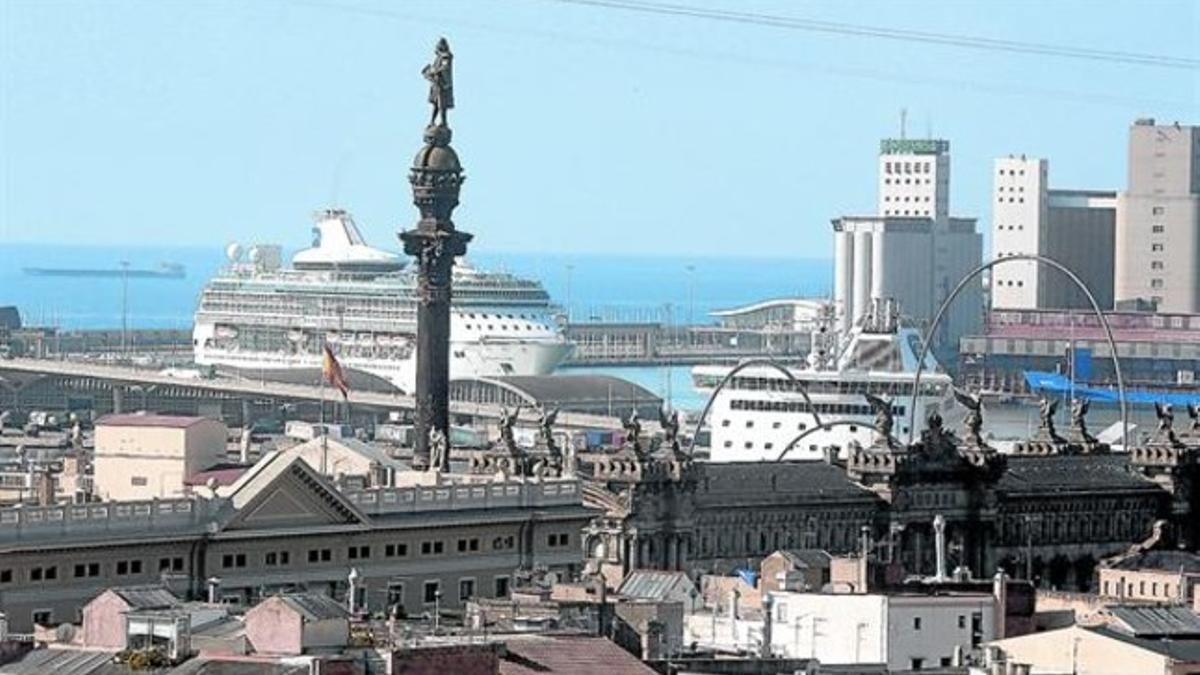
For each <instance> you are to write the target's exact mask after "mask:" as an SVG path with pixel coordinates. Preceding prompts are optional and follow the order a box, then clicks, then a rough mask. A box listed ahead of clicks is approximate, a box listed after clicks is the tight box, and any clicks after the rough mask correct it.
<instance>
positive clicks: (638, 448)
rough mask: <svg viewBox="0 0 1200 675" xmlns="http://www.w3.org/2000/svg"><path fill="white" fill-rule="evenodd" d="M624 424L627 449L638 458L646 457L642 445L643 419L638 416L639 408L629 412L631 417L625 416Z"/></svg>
mask: <svg viewBox="0 0 1200 675" xmlns="http://www.w3.org/2000/svg"><path fill="white" fill-rule="evenodd" d="M622 425H623V426H624V427H625V449H627V450H629V451H631V452H633V454H634V456H636V457H637V458H638V459H644V458H645V454H646V453H645V449H644V447H643V446H642V421H641V420H640V419H639V418H638V411H637V408H634V409H633V410H631V411H630V412H629V417H627V418H625V420H624V422H622Z"/></svg>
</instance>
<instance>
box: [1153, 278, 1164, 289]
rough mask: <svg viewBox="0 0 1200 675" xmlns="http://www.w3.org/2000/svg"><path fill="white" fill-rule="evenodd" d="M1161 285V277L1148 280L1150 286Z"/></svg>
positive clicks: (1159, 286) (1158, 286)
mask: <svg viewBox="0 0 1200 675" xmlns="http://www.w3.org/2000/svg"><path fill="white" fill-rule="evenodd" d="M1162 287H1163V280H1162V279H1151V280H1150V288H1162Z"/></svg>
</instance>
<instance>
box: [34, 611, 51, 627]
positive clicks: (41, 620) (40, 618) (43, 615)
mask: <svg viewBox="0 0 1200 675" xmlns="http://www.w3.org/2000/svg"><path fill="white" fill-rule="evenodd" d="M29 617H30V618H31V619H32V620H33V622H34V623H35V624H37V625H39V626H49V625H50V624H52V623H54V612H53V610H49V609H35V610H33V612H32V613H30V615H29Z"/></svg>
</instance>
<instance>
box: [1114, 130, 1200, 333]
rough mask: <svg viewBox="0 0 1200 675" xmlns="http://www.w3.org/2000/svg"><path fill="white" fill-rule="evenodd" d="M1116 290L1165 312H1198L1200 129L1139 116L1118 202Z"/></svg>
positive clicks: (1120, 296) (1120, 298)
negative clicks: (1126, 174)
mask: <svg viewBox="0 0 1200 675" xmlns="http://www.w3.org/2000/svg"><path fill="white" fill-rule="evenodd" d="M1116 240H1117V247H1116V248H1117V254H1116V263H1115V278H1114V286H1115V288H1114V292H1115V294H1116V299H1117V301H1118V302H1120V301H1136V300H1144V301H1149V302H1151V303H1153V304H1154V305H1155V306H1156V307H1157V308H1158V310H1159V311H1166V312H1186V313H1195V312H1200V127H1196V126H1181V125H1179V124H1171V125H1164V124H1155V122H1154V120H1153V119H1141V120H1137V121H1136V122H1134V124H1133V126H1132V127H1130V129H1129V184H1128V187H1127V189H1126V191H1125V192H1122V193H1121V195H1120V196H1119V197H1118V200H1117V224H1116Z"/></svg>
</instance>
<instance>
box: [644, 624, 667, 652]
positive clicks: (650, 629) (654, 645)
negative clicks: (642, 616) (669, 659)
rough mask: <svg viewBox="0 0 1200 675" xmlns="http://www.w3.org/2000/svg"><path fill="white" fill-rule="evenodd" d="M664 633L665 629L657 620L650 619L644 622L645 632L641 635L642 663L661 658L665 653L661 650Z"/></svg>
mask: <svg viewBox="0 0 1200 675" xmlns="http://www.w3.org/2000/svg"><path fill="white" fill-rule="evenodd" d="M665 633H666V629H665V627H664V626H663V623H662V622H661V621H659V620H658V619H650V620H649V621H647V622H646V630H645V631H644V632H643V633H642V660H643V661H654V660H657V659H660V658H662V657H663V654H664V652H665V651H666V650H665V649H664V648H663V647H664V644H663V643H664V641H665V640H664V636H665Z"/></svg>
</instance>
